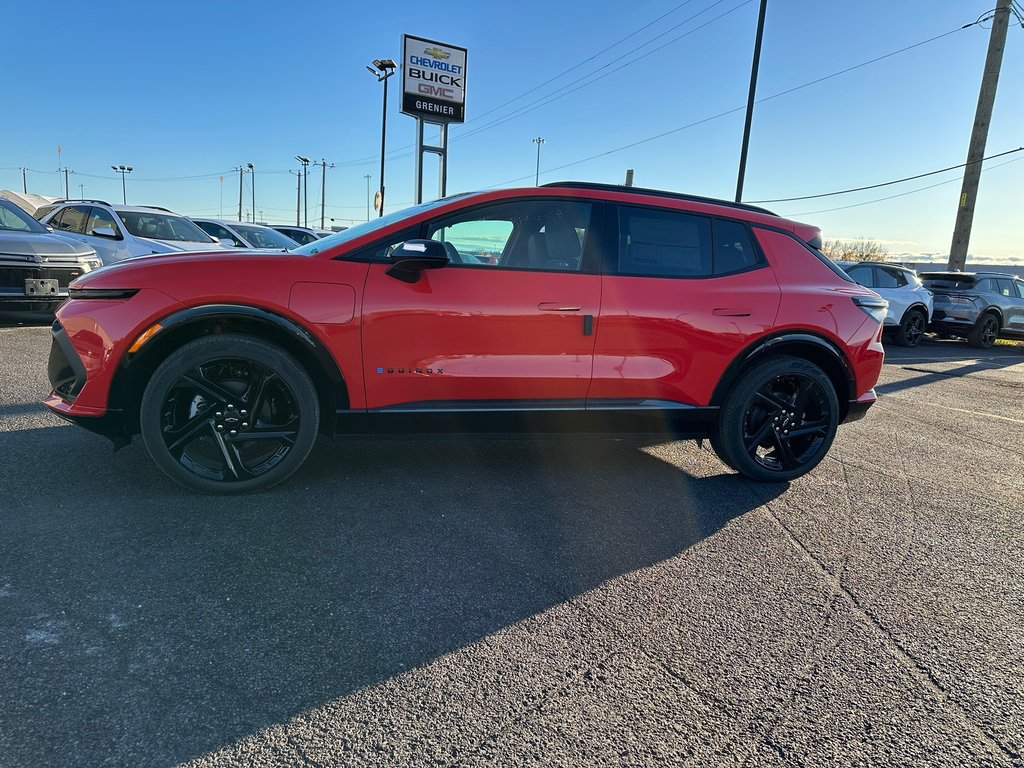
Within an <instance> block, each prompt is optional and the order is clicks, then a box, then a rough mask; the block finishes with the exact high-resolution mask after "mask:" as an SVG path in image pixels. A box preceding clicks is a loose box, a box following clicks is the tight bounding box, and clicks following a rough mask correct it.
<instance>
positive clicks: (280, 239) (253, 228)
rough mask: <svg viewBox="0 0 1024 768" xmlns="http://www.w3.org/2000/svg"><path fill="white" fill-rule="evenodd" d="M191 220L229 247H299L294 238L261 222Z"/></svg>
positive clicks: (270, 249)
mask: <svg viewBox="0 0 1024 768" xmlns="http://www.w3.org/2000/svg"><path fill="white" fill-rule="evenodd" d="M192 221H193V222H194V223H195V225H196V226H197V227H199V228H200V229H201V230H203V231H204V232H205V233H206V234H208V235H209V236H210V237H213V238H216V239H217V240H219V241H220V242H221V244H222V245H226V246H227V247H229V248H253V249H257V250H265V251H289V250H291V249H292V248H298V247H299V243H297V242H296V241H295V240H292V239H291V238H290V237H288V236H286V235H282V234H281V233H280V232H278V231H277V230H275V229H272V228H270V227H266V226H264V225H262V224H245V223H243V222H240V221H224V220H222V219H200V218H194V219H192Z"/></svg>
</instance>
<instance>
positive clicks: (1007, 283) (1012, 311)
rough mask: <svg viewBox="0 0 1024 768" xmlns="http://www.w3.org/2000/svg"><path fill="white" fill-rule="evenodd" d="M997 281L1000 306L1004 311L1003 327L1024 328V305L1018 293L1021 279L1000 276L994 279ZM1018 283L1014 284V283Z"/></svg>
mask: <svg viewBox="0 0 1024 768" xmlns="http://www.w3.org/2000/svg"><path fill="white" fill-rule="evenodd" d="M992 282H993V283H995V292H996V294H998V299H997V300H998V303H999V308H1000V309H1001V310H1002V312H1003V328H1005V329H1006V330H1009V331H1021V330H1024V317H1022V314H1024V307H1022V306H1021V305H1022V303H1024V302H1022V301H1021V299H1020V297H1019V296H1018V295H1017V293H1018V288H1019V281H1015V280H1013V279H1011V278H1009V277H1000V278H995V279H993V280H992ZM1015 282H1016V283H1018V285H1014V283H1015Z"/></svg>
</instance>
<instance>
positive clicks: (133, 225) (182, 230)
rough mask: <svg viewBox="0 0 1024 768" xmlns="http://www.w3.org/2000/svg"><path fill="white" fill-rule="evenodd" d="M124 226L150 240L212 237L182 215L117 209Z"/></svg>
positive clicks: (203, 240)
mask: <svg viewBox="0 0 1024 768" xmlns="http://www.w3.org/2000/svg"><path fill="white" fill-rule="evenodd" d="M117 215H118V216H120V217H121V221H123V222H124V227H125V229H127V230H128V231H129V232H131V233H132V234H133V235H135V236H136V237H148V238H150V239H151V240H182V241H185V242H189V243H211V242H213V238H211V237H210V236H209V235H207V234H206V233H205V232H203V230H201V229H200V228H199V227H197V226H196V225H195V224H193V223H192V222H191V221H189V220H188V219H186V218H184V217H182V216H175V215H174V214H166V213H149V212H148V211H147V212H145V213H139V212H136V211H118V212H117Z"/></svg>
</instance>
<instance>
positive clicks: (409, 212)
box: [292, 194, 466, 256]
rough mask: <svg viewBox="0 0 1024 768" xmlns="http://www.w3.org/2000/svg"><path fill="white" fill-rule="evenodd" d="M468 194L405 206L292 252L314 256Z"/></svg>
mask: <svg viewBox="0 0 1024 768" xmlns="http://www.w3.org/2000/svg"><path fill="white" fill-rule="evenodd" d="M465 196H466V195H464V194H463V195H452V196H450V197H443V198H441V199H440V200H434V201H432V202H429V203H422V204H421V205H414V206H412V207H411V208H403V209H402V210H400V211H395V212H394V213H389V214H388V215H387V216H381V217H380V218H379V219H372V220H371V221H368V222H366V223H365V224H357V225H356V226H354V227H349V228H348V229H346V230H345V231H344V232H335V233H334V234H333V235H328V236H327V237H324V238H322V239H320V240H316V241H314V242H312V243H307V244H306V245H303V246H301V247H299V248H296V249H295V250H294V251H292V253H297V254H299V255H301V256H313V255H315V254H318V253H321V252H322V251H326V250H327V249H329V248H334V247H336V246H339V245H344V244H345V243H350V242H352V241H353V240H358V239H359V238H360V237H362V236H363V235H368V234H370V233H371V232H376V231H377V230H380V229H385V228H386V227H390V226H391V225H392V224H397V223H398V222H400V221H404V220H405V219H411V218H412V217H413V216H416V215H418V214H421V213H425V212H427V211H432V210H434V209H435V208H440V207H441V206H443V205H447V204H448V203H450V202H451V201H452V200H455V199H457V198H459V197H465Z"/></svg>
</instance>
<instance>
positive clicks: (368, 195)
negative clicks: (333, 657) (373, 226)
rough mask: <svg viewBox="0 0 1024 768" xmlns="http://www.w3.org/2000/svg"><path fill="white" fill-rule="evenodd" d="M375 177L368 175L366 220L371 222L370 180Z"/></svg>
mask: <svg viewBox="0 0 1024 768" xmlns="http://www.w3.org/2000/svg"><path fill="white" fill-rule="evenodd" d="M372 178H373V176H371V175H370V174H366V220H367V221H369V220H370V179H372Z"/></svg>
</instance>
